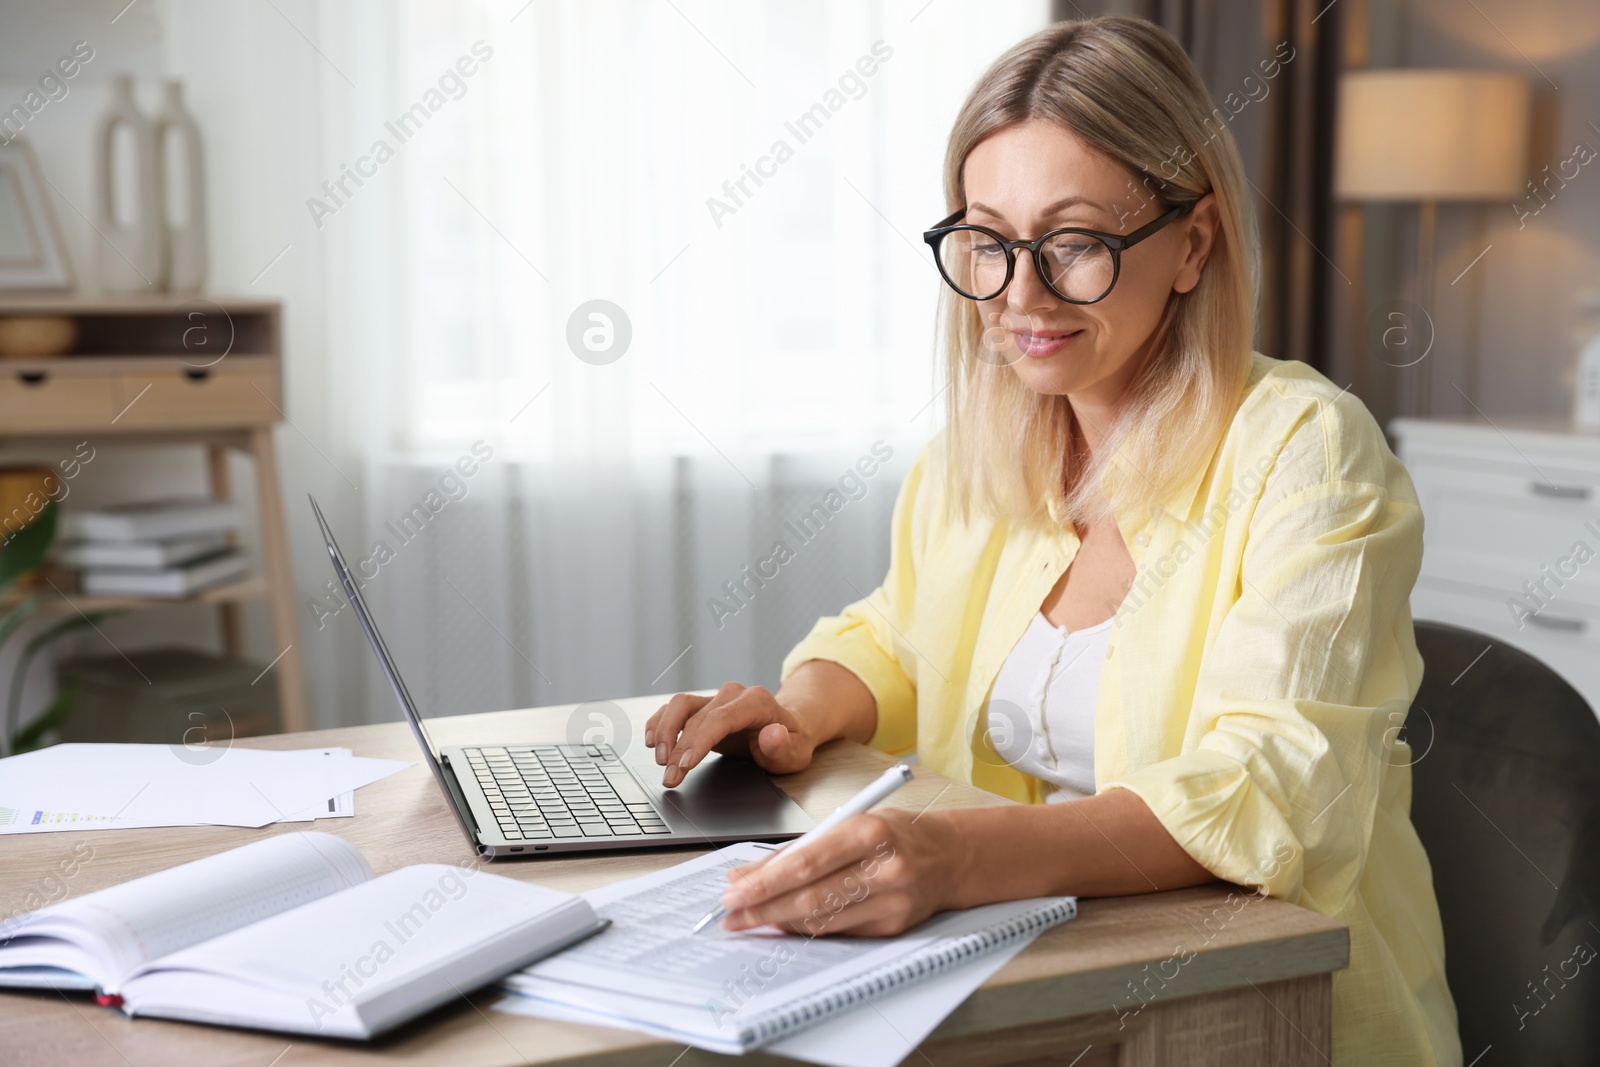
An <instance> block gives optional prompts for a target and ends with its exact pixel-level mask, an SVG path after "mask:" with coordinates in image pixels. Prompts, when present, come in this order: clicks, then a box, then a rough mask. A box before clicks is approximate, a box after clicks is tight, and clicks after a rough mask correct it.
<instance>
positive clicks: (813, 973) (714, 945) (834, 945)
mask: <svg viewBox="0 0 1600 1067" xmlns="http://www.w3.org/2000/svg"><path fill="white" fill-rule="evenodd" d="M770 851H771V850H770V849H767V848H763V847H762V846H760V845H756V844H753V843H746V844H741V845H734V846H731V847H729V848H725V849H722V850H721V851H719V852H715V853H712V854H710V855H708V856H703V857H700V858H698V859H695V860H690V861H689V862H687V863H683V864H680V865H678V866H676V867H673V868H669V869H668V870H665V871H659V872H657V873H656V874H653V875H647V876H645V877H643V878H636V879H633V880H631V881H628V882H624V883H620V884H618V885H615V886H607V887H605V888H603V889H599V890H596V891H594V892H592V893H589V894H587V896H588V898H589V901H590V902H591V903H592V904H593V905H594V906H595V911H596V913H598V914H599V916H600V917H601V918H603V919H610V920H611V926H610V928H609V929H606V930H604V931H602V932H601V933H599V934H596V935H595V936H594V937H591V938H589V939H588V940H587V941H585V942H583V943H582V944H579V945H576V946H574V947H572V948H570V949H567V950H566V951H565V952H563V953H561V954H560V955H559V956H556V957H553V958H551V959H549V960H545V961H543V962H541V963H537V964H535V965H534V966H532V967H529V968H527V969H526V970H524V971H522V972H520V974H524V975H528V976H529V977H530V978H535V979H544V980H552V981H559V982H562V983H567V984H573V985H580V986H591V987H594V988H597V989H604V990H608V991H612V992H616V993H624V994H630V995H633V996H637V997H641V998H647V999H650V1000H654V1001H659V1002H662V1003H663V1004H664V1005H679V1006H688V1007H695V1008H700V1009H703V1010H704V1011H705V1013H706V1014H707V1017H708V1018H709V1017H711V1016H712V1015H713V1014H715V1013H718V1012H724V1011H725V1009H734V1010H740V1009H749V1008H753V1007H755V1006H757V1005H758V1004H759V1003H761V1002H771V1001H778V1002H782V1001H784V1000H787V999H789V998H791V997H794V996H799V995H802V994H804V993H806V992H809V991H810V990H812V989H816V988H821V987H822V986H825V985H828V984H830V983H831V982H833V981H836V980H837V979H838V976H839V974H840V973H841V972H842V971H845V972H850V973H855V972H857V971H862V970H866V969H868V968H871V967H873V966H875V965H877V964H878V963H881V962H884V961H887V960H891V959H894V958H896V957H898V956H902V955H904V954H905V953H907V952H909V951H912V950H913V949H916V948H919V947H921V946H923V945H925V944H927V943H929V942H931V941H932V940H933V936H934V935H933V933H932V932H929V933H924V932H923V931H922V930H920V929H919V930H917V931H913V932H912V933H911V934H908V935H903V936H901V937H898V938H853V937H815V938H811V937H800V936H794V935H786V934H782V933H780V932H778V931H776V930H775V929H771V928H768V929H767V930H766V931H762V932H754V931H752V932H743V933H737V934H733V933H729V932H727V931H725V930H723V929H722V928H721V927H720V926H713V927H707V928H706V929H705V930H703V931H701V932H700V933H699V934H695V935H691V934H690V931H691V930H692V929H693V928H694V924H695V923H696V922H697V921H698V920H699V919H700V917H701V916H703V915H705V914H706V912H708V911H710V910H711V909H712V908H713V907H714V906H715V905H716V903H717V901H718V900H719V899H720V898H721V896H722V892H723V890H724V889H726V888H727V884H728V871H729V869H731V868H733V867H736V866H739V865H741V864H745V863H750V862H753V861H754V860H756V859H759V858H761V857H762V856H765V855H768V854H769V853H770ZM513 977H514V978H515V977H516V976H513ZM719 1006H720V1007H719ZM739 1013H740V1014H743V1010H740V1012H739Z"/></svg>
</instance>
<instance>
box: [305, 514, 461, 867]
mask: <svg viewBox="0 0 1600 1067" xmlns="http://www.w3.org/2000/svg"><path fill="white" fill-rule="evenodd" d="M307 496H308V498H309V499H310V500H311V510H312V511H313V512H315V513H316V516H317V525H318V526H319V527H321V528H322V540H323V543H325V544H326V545H327V546H328V558H329V559H331V560H332V561H333V572H334V574H335V575H336V576H337V577H338V579H339V585H340V586H341V587H342V588H343V589H344V594H345V596H347V597H349V598H350V605H351V606H352V607H353V608H355V610H356V618H357V619H358V620H360V622H361V629H362V630H364V631H365V632H366V635H367V643H368V644H370V645H371V646H372V651H373V653H374V654H375V655H376V656H377V657H378V665H379V666H380V667H382V668H383V673H384V676H385V677H387V678H388V679H389V688H390V689H392V690H394V696H395V699H396V700H397V701H399V703H400V710H401V711H403V712H404V713H405V716H406V721H407V722H409V723H410V724H411V732H412V734H413V736H415V737H416V739H417V744H418V746H419V747H421V749H422V754H423V756H424V757H425V758H426V759H427V761H428V768H429V770H431V771H432V772H433V777H434V780H435V781H436V782H438V783H439V788H440V790H442V791H443V792H444V796H445V802H446V803H447V804H449V806H450V810H451V811H453V812H455V815H456V821H457V822H459V823H460V824H461V829H462V831H463V832H464V833H465V834H466V835H467V839H468V840H469V841H471V842H472V843H473V846H474V847H475V848H476V847H480V846H479V845H478V839H477V835H476V834H475V833H474V832H473V831H472V828H471V827H470V826H469V825H468V824H467V821H466V818H465V816H464V815H463V814H462V812H461V811H460V809H459V808H458V807H457V805H456V800H455V794H454V793H453V792H452V791H451V789H450V784H449V782H448V781H447V780H446V778H445V776H444V768H443V767H441V766H440V764H439V758H438V756H437V755H435V751H436V750H435V749H434V747H433V741H432V740H431V739H430V738H429V737H428V731H427V728H426V727H424V726H423V725H422V716H421V715H420V714H418V712H417V706H416V704H415V703H414V702H413V701H412V699H411V694H410V693H409V692H408V691H407V690H406V683H405V682H404V681H402V680H401V678H400V671H399V669H398V668H396V667H395V665H394V658H393V657H392V656H390V655H389V649H388V646H386V645H385V644H384V643H383V635H382V634H380V633H378V625H377V623H375V622H373V620H372V614H371V612H369V611H368V610H367V602H366V601H365V600H363V599H362V598H361V589H360V587H358V586H357V585H356V582H355V579H354V578H352V577H351V576H350V568H349V566H348V565H347V564H346V563H345V561H344V554H343V553H342V552H340V551H339V545H338V543H337V542H335V541H334V539H333V530H332V529H330V528H329V526H328V520H327V519H326V518H324V517H323V514H322V508H321V507H319V506H318V505H317V499H316V497H313V496H310V494H307Z"/></svg>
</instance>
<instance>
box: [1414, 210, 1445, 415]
mask: <svg viewBox="0 0 1600 1067" xmlns="http://www.w3.org/2000/svg"><path fill="white" fill-rule="evenodd" d="M1438 234H1439V204H1438V201H1435V200H1424V201H1422V203H1421V204H1420V205H1419V206H1418V208H1417V305H1418V306H1419V307H1421V308H1422V311H1423V315H1424V316H1425V322H1419V323H1416V324H1415V326H1414V328H1415V330H1416V331H1417V332H1418V334H1420V332H1421V330H1422V329H1423V328H1424V326H1426V328H1427V331H1428V333H1427V335H1426V344H1427V345H1428V346H1429V347H1430V348H1431V347H1432V346H1433V345H1434V344H1435V343H1437V341H1438V337H1437V327H1436V326H1435V324H1434V321H1433V264H1434V254H1435V252H1437V250H1438ZM1428 354H1430V355H1431V352H1430V353H1428ZM1410 370H1411V372H1412V373H1411V377H1410V378H1409V379H1408V380H1407V382H1406V387H1407V389H1406V391H1407V393H1408V399H1409V400H1410V404H1409V405H1408V406H1409V407H1410V408H1411V413H1412V414H1413V415H1417V416H1422V417H1425V416H1426V415H1427V414H1428V412H1429V411H1430V410H1432V407H1433V403H1432V400H1433V364H1431V363H1429V362H1428V360H1427V356H1426V355H1424V357H1423V358H1422V359H1421V360H1420V361H1419V362H1417V363H1416V364H1415V365H1413V366H1412V367H1411V368H1410Z"/></svg>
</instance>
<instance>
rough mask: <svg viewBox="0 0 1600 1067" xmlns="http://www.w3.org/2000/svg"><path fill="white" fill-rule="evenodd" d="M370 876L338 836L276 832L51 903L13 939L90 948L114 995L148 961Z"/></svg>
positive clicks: (368, 869) (358, 856) (352, 848)
mask: <svg viewBox="0 0 1600 1067" xmlns="http://www.w3.org/2000/svg"><path fill="white" fill-rule="evenodd" d="M371 877H372V868H371V867H369V866H368V865H367V861H366V857H364V856H362V855H361V852H360V850H358V849H357V848H356V847H355V846H354V845H352V844H350V843H349V842H348V841H345V840H344V839H343V838H340V837H335V836H333V835H332V834H323V833H290V834H279V835H277V836H275V837H270V838H267V839H266V840H263V841H255V842H252V843H251V844H248V845H244V846H242V847H240V848H236V849H231V850H229V851H227V852H221V853H218V854H217V855H215V856H207V857H206V858H205V859H200V860H195V861H194V862H192V863H185V864H182V865H180V866H177V867H172V868H169V869H167V870H165V871H158V872H156V873H155V874H150V875H146V876H144V877H143V878H136V879H134V880H133V881H131V882H124V883H123V884H122V885H118V886H112V887H111V888H109V889H102V890H99V891H98V892H95V893H89V894H86V895H85V896H82V897H78V898H77V899H75V900H68V901H63V902H62V903H60V904H54V905H51V906H50V907H48V908H44V909H41V910H40V911H38V912H36V913H35V914H34V915H33V916H32V917H30V918H29V919H28V920H26V921H25V922H24V923H23V924H21V925H20V926H19V927H18V928H17V930H16V933H17V934H19V935H45V936H50V935H54V936H61V937H65V938H66V939H68V940H71V941H74V942H78V943H86V942H87V945H93V946H95V947H96V949H97V951H96V952H95V955H97V956H99V957H101V958H102V959H103V961H104V963H105V966H106V971H105V973H106V974H107V975H108V976H115V980H114V981H112V982H110V983H108V984H107V986H106V992H108V993H114V992H117V988H116V987H117V986H119V985H120V983H121V980H122V979H123V978H125V977H126V976H127V975H128V974H129V973H131V972H132V971H133V970H134V969H135V968H137V967H140V966H142V965H143V964H145V963H148V962H149V961H151V960H155V959H159V958H161V957H162V956H165V955H167V954H168V953H172V952H176V951H178V950H179V949H183V948H187V947H189V946H190V945H195V944H198V943H200V942H202V941H207V940H210V939H211V938H213V937H216V936H218V935H220V934H224V933H227V932H228V931H230V930H235V929H238V928H239V927H241V926H247V925H249V924H250V923H253V922H257V921H259V920H261V919H265V918H267V917H268V916H271V915H276V914H278V913H279V912H283V911H287V910H289V909H290V908H293V907H297V906H299V905H301V904H305V903H309V902H310V901H313V900H316V899H318V898H320V897H324V896H327V895H328V894H330V893H336V892H338V891H339V890H341V889H346V888H348V887H350V886H353V885H356V884H357V883H360V882H365V881H367V880H368V879H370V878H371ZM84 935H87V938H85V937H84ZM87 945H86V947H87Z"/></svg>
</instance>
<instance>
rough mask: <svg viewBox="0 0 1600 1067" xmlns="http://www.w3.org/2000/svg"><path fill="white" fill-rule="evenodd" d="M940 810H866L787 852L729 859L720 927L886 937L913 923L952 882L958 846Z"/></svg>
mask: <svg viewBox="0 0 1600 1067" xmlns="http://www.w3.org/2000/svg"><path fill="white" fill-rule="evenodd" d="M943 814H944V813H938V812H929V813H927V815H926V817H920V816H917V815H914V814H912V813H911V812H909V811H899V810H896V809H892V808H889V809H884V810H882V811H873V812H868V813H866V814H864V815H857V816H854V817H853V818H850V819H847V820H845V821H844V822H842V823H840V824H839V825H838V826H836V827H834V829H833V830H831V831H829V832H828V833H826V834H824V835H823V836H822V837H821V838H819V839H818V840H817V841H816V842H814V843H813V844H809V845H807V846H806V847H805V848H804V849H802V850H801V851H799V852H796V853H794V854H793V855H790V854H789V852H788V850H784V851H781V852H778V853H776V854H775V855H773V856H770V857H768V858H766V859H763V860H760V861H758V862H756V863H751V864H746V865H745V866H743V867H735V868H734V869H733V870H732V871H730V872H729V874H728V889H727V891H726V892H724V893H723V895H722V906H723V907H725V908H727V909H728V915H727V916H726V917H725V918H724V919H723V920H722V925H723V927H724V928H725V929H728V930H744V929H748V928H750V927H753V926H765V925H768V924H771V925H773V926H777V927H780V928H782V929H785V930H788V931H790V932H791V933H796V934H804V935H807V936H811V937H815V936H817V935H820V934H843V933H849V934H854V935H856V936H862V937H887V936H890V935H892V934H898V933H900V932H901V931H903V930H906V929H909V928H910V927H913V926H915V925H917V924H918V923H920V922H921V921H922V920H924V919H926V918H927V917H928V916H930V915H932V914H933V913H934V912H936V911H940V910H943V909H944V908H946V907H948V906H949V904H948V902H949V900H950V899H951V895H952V893H953V891H954V888H955V885H956V882H957V867H958V866H959V864H960V860H961V855H962V853H961V851H960V850H959V848H958V847H956V841H955V840H954V838H955V835H954V833H953V832H952V830H951V828H950V826H949V822H948V820H947V819H946V818H943V817H941V816H942V815H943Z"/></svg>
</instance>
